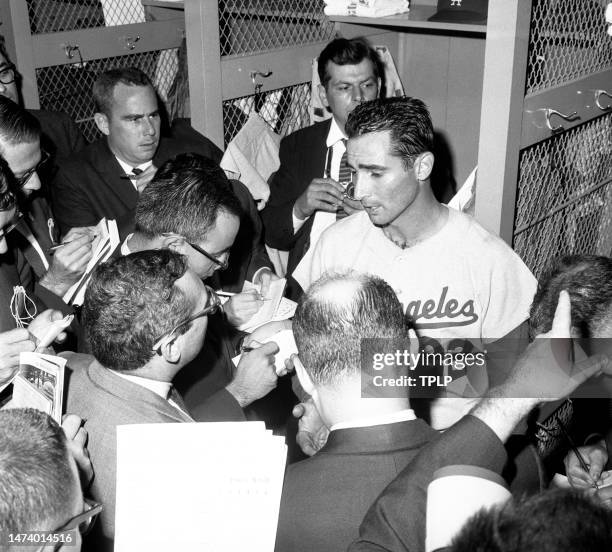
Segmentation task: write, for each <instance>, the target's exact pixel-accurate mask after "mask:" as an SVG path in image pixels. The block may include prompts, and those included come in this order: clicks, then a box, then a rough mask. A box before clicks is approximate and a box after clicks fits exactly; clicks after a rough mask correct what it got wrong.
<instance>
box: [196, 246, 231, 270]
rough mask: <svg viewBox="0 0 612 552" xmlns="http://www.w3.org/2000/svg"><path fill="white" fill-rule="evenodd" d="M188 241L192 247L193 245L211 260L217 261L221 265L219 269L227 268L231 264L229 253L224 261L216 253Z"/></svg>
mask: <svg viewBox="0 0 612 552" xmlns="http://www.w3.org/2000/svg"><path fill="white" fill-rule="evenodd" d="M187 243H188V244H189V245H190V246H191V247H193V248H194V249H195V250H196V251H197V252H198V253H201V254H202V255H204V256H205V257H206V258H207V259H208V260H209V261H212V262H213V263H215V264H216V265H217V266H218V267H219V270H225V269H226V268H227V267H228V266H229V253H228V254H227V257H226V258H225V260H224V261H222V260H220V259H218V258H217V257H215V256H214V255H211V254H210V253H209V252H208V251H206V250H205V249H202V248H201V247H200V246H199V245H196V244H195V243H191V242H187Z"/></svg>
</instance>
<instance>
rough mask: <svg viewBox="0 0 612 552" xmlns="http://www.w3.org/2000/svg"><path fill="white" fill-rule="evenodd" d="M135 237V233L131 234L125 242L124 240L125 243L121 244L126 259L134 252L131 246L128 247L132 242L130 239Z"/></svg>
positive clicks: (122, 253)
mask: <svg viewBox="0 0 612 552" xmlns="http://www.w3.org/2000/svg"><path fill="white" fill-rule="evenodd" d="M133 235H134V232H132V233H131V234H128V236H127V237H126V238H125V240H123V243H122V244H121V255H123V256H124V257H126V256H127V255H129V254H130V253H131V252H132V251H131V250H130V246H129V245H128V242H129V241H130V238H131V237H132V236H133Z"/></svg>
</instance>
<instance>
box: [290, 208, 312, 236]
mask: <svg viewBox="0 0 612 552" xmlns="http://www.w3.org/2000/svg"><path fill="white" fill-rule="evenodd" d="M309 218H310V217H306V218H305V219H300V218H297V217H296V216H295V213H294V212H293V210H292V211H291V219H292V220H293V233H294V234H297V231H298V230H299V229H300V228H301V227H302V226H303V225H304V223H305V222H306V221H307V220H308V219H309Z"/></svg>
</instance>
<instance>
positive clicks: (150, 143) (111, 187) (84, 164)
mask: <svg viewBox="0 0 612 552" xmlns="http://www.w3.org/2000/svg"><path fill="white" fill-rule="evenodd" d="M93 97H94V100H95V103H96V113H95V115H94V119H95V122H96V125H97V127H98V129H99V130H100V132H102V134H103V135H104V136H103V137H102V138H100V139H99V140H97V141H95V142H94V143H92V144H90V145H89V146H88V147H86V148H85V149H84V150H83V151H82V152H80V153H79V154H78V155H75V156H72V157H71V158H70V159H66V160H65V161H64V162H62V164H61V166H60V169H59V172H58V174H57V176H56V179H55V180H54V183H53V186H52V197H53V210H54V212H55V214H56V217H57V219H58V221H59V223H60V228H61V231H62V233H65V232H66V231H67V230H68V229H70V228H72V227H75V226H93V225H95V224H97V223H98V221H99V220H100V219H101V218H102V217H106V218H108V219H116V220H117V221H118V223H120V230H122V229H127V231H129V230H130V228H131V225H132V222H133V218H134V210H135V208H136V202H137V200H138V192H139V191H140V190H141V189H142V188H143V187H144V186H146V184H147V183H148V182H149V181H150V180H151V177H152V176H153V174H154V173H155V169H156V167H159V166H160V165H161V164H162V163H163V162H164V161H166V160H167V159H169V158H171V157H174V156H175V155H177V154H179V153H183V152H185V151H195V147H196V144H195V140H193V139H188V138H185V136H183V137H182V139H181V140H175V139H172V138H171V137H170V138H166V137H163V138H162V137H161V134H160V132H161V119H160V111H159V106H158V101H157V95H156V93H155V89H154V88H153V85H152V84H151V81H150V80H149V78H148V77H147V76H146V75H145V74H144V73H143V72H142V71H140V70H139V69H136V68H131V67H128V68H119V69H111V70H110V71H106V72H104V73H102V74H101V75H100V76H99V77H98V78H97V79H96V82H95V83H94V87H93ZM200 138H201V142H200V144H199V149H198V150H197V152H198V153H201V154H203V155H205V156H207V157H211V156H213V157H214V156H215V155H217V152H218V148H217V147H216V146H215V145H214V144H212V143H211V142H210V141H208V140H207V139H206V138H204V137H203V136H202V137H200ZM125 233H127V232H122V234H123V235H122V237H124V236H125Z"/></svg>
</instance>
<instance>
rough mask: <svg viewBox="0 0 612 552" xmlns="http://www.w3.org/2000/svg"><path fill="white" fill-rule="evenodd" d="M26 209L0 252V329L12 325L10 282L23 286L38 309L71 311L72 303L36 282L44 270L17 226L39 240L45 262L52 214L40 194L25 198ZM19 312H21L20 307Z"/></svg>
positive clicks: (53, 233) (51, 233)
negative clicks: (27, 203)
mask: <svg viewBox="0 0 612 552" xmlns="http://www.w3.org/2000/svg"><path fill="white" fill-rule="evenodd" d="M28 207H29V209H28V212H27V213H26V214H25V215H24V217H23V219H22V220H21V221H20V222H19V224H18V226H17V227H16V228H15V229H13V230H12V231H11V232H10V233H9V234H8V235H7V237H6V241H7V246H8V252H7V253H5V254H4V255H0V331H6V330H11V329H13V328H15V319H14V318H13V316H12V315H11V311H10V304H11V298H12V297H13V288H14V286H23V288H24V289H25V291H26V293H27V294H28V297H30V298H31V299H32V300H33V301H34V303H35V304H36V308H37V310H38V312H40V311H42V310H44V309H46V308H53V309H58V310H61V311H62V312H64V313H69V312H72V307H70V306H69V305H67V304H66V303H64V301H63V300H62V298H61V297H58V296H57V295H55V294H53V293H52V292H50V291H49V290H47V289H46V288H43V287H42V286H40V285H39V284H38V281H39V280H40V278H42V277H43V276H44V275H45V273H46V268H45V266H44V264H43V261H42V259H41V256H40V254H39V253H38V252H37V251H36V249H35V248H34V247H32V245H31V243H30V242H29V241H28V240H27V239H26V237H25V236H24V235H23V234H22V232H20V230H19V229H24V230H25V229H27V228H29V229H30V230H31V232H32V234H33V235H34V236H35V238H36V240H37V241H38V243H39V244H40V248H41V250H42V253H43V254H44V256H45V258H46V260H47V262H48V263H50V262H51V258H50V257H49V255H48V254H47V251H48V249H49V247H50V246H51V245H53V243H55V242H56V241H57V238H58V235H57V232H56V231H55V226H54V221H53V217H52V215H51V210H50V208H49V205H48V204H47V202H46V201H45V199H44V198H42V197H38V198H35V199H33V200H32V201H30V202H29V206H28ZM20 310H21V314H22V315H24V314H25V313H24V312H23V309H20Z"/></svg>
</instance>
